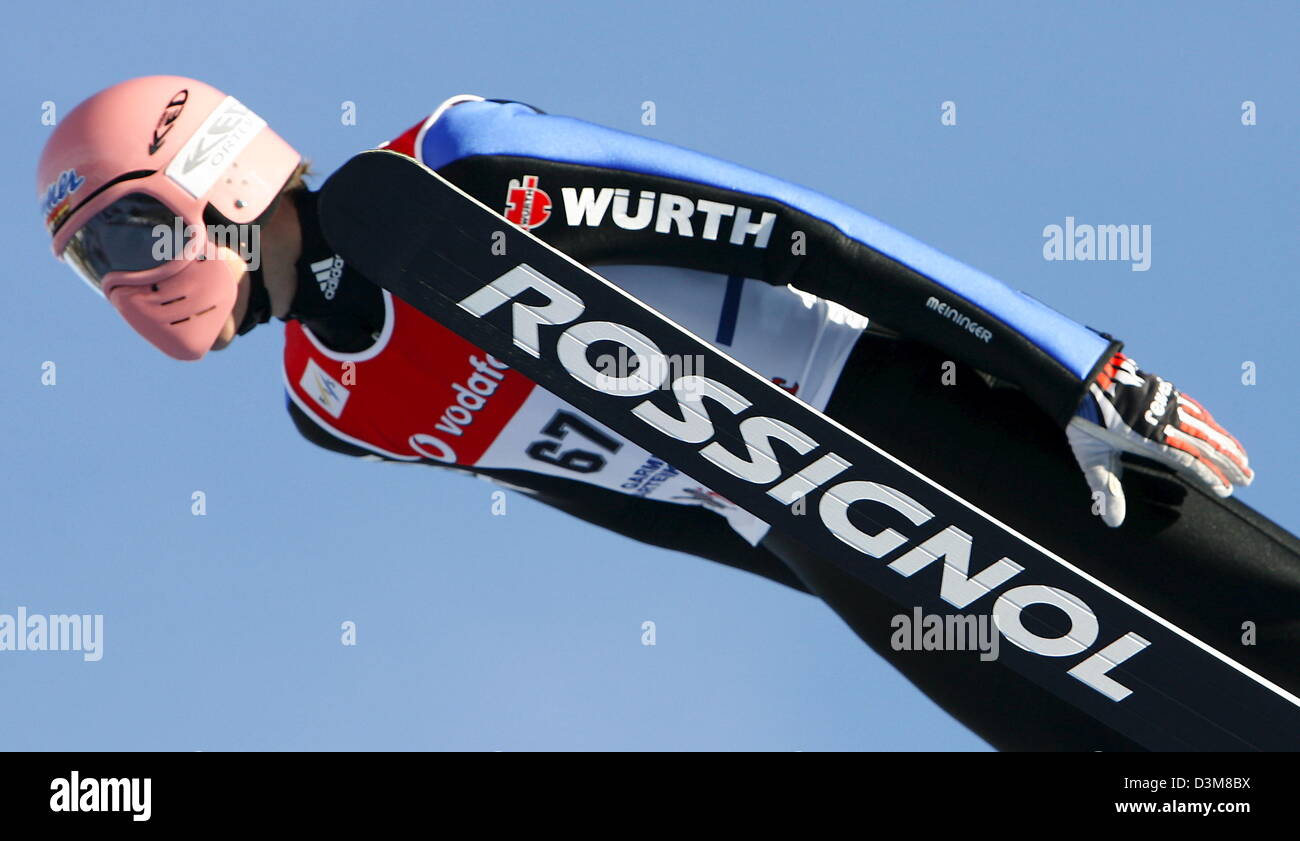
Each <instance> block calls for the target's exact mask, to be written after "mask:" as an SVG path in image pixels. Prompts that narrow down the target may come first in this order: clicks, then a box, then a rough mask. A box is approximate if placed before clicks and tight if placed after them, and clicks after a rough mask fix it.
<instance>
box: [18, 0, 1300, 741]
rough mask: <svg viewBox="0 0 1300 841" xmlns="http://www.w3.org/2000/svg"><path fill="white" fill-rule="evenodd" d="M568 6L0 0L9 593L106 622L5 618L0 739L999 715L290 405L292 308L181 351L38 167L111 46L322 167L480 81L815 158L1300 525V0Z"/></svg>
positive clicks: (811, 724) (827, 628)
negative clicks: (354, 438) (64, 642)
mask: <svg viewBox="0 0 1300 841" xmlns="http://www.w3.org/2000/svg"><path fill="white" fill-rule="evenodd" d="M560 7H561V4H552V3H474V4H447V3H437V4H434V3H409V2H398V1H397V0H394V2H386V3H382V4H374V3H360V2H348V3H337V2H312V3H305V2H294V3H280V2H265V3H260V4H258V6H257V10H256V13H253V14H250V13H248V12H246V11H245V10H244V9H243V7H235V6H230V7H228V8H226V7H206V6H200V5H197V4H185V3H180V4H177V3H149V2H141V0H134V2H131V3H125V4H110V3H64V4H57V5H50V4H35V3H26V4H22V5H21V6H10V7H7V8H6V10H5V14H6V21H5V23H6V25H5V27H4V30H3V34H0V39H3V53H2V54H3V55H4V62H5V77H6V79H7V80H8V81H7V83H6V84H5V85H4V86H3V89H2V90H0V103H2V105H3V113H4V115H5V119H6V121H7V130H6V131H5V132H3V133H0V153H2V154H0V159H2V160H3V161H4V164H3V171H2V174H0V177H2V178H3V187H4V195H5V196H6V197H8V200H7V201H6V202H4V203H3V205H2V206H0V216H2V218H3V223H4V231H5V234H6V236H5V244H6V248H7V253H8V255H9V258H8V265H7V270H6V272H5V275H6V278H7V283H6V284H5V287H6V290H7V306H6V308H5V318H4V328H3V330H0V393H2V394H3V397H0V402H2V404H3V411H0V440H3V442H4V444H3V451H2V453H3V455H2V456H0V459H2V461H0V463H2V464H3V467H2V468H0V469H3V472H4V475H5V476H6V479H7V481H5V482H4V483H3V487H2V489H0V533H2V534H3V540H4V563H3V565H2V566H0V613H13V612H14V611H15V610H16V609H17V607H18V605H25V606H27V607H28V608H29V609H30V610H31V611H33V612H45V613H50V612H56V613H65V612H66V613H73V612H75V613H102V614H104V616H105V650H104V658H103V660H101V661H100V662H98V663H86V662H83V661H82V659H81V657H80V656H79V655H77V654H71V653H65V654H53V653H44V654H34V653H30V652H21V653H19V652H0V682H3V685H4V686H5V691H4V692H3V693H0V721H4V722H6V724H5V725H4V726H3V727H0V749H7V750H15V749H19V750H21V749H92V750H99V749H165V750H196V749H201V750H252V749H272V750H275V749H318V748H323V749H366V748H374V749H406V748H413V749H442V748H451V749H469V750H497V749H501V750H520V749H567V748H584V749H588V748H589V749H607V748H610V749H660V748H671V749H771V750H818V749H866V750H896V749H901V750H912V749H929V750H948V749H951V750H981V749H985V746H984V744H983V743H982V742H981V741H979V740H978V739H976V738H975V737H974V736H972V735H970V734H969V733H968V732H966V731H965V730H964V729H963V728H961V727H960V726H959V725H957V724H955V723H953V722H952V721H951V720H950V719H948V718H947V716H946V715H944V714H943V713H941V712H940V711H939V710H937V708H935V707H934V706H933V705H932V704H930V703H929V702H928V701H927V700H926V699H925V698H924V697H923V696H922V695H921V694H920V693H918V692H917V691H915V690H913V689H912V688H911V687H910V686H909V685H908V684H907V683H906V682H905V681H903V680H902V679H901V678H900V677H898V676H897V675H896V674H895V673H894V672H893V671H892V670H891V669H890V668H888V667H887V666H885V665H884V664H883V663H882V662H881V661H880V660H879V659H878V658H877V657H876V656H875V655H873V654H872V653H871V652H870V651H869V650H867V649H866V648H865V646H863V645H862V644H861V643H859V642H858V640H857V639H856V638H855V637H854V636H853V635H852V634H851V633H850V632H849V631H848V630H847V628H846V627H845V626H844V625H842V624H841V622H840V621H839V620H838V619H837V618H836V617H835V616H834V615H833V614H832V613H831V612H830V611H829V610H828V609H826V608H825V607H823V606H822V605H821V604H820V603H819V602H817V601H815V600H813V599H811V598H809V597H806V596H802V595H799V594H796V593H794V592H791V591H788V590H785V589H784V588H781V587H779V586H777V585H774V584H770V583H767V582H765V581H763V580H761V579H758V578H754V577H750V576H747V575H745V574H743V573H739V572H734V571H731V570H729V569H725V568H722V567H719V566H715V565H713V564H710V563H708V562H705V561H701V560H698V559H694V558H691V557H687V556H685V555H678V554H672V553H668V552H664V551H661V550H656V549H651V548H648V547H643V546H640V545H637V544H634V543H632V542H629V541H627V540H625V539H623V538H620V537H616V536H613V535H609V534H605V533H602V532H600V531H598V530H595V529H594V528H592V527H589V526H586V525H583V524H581V523H579V522H578V521H576V520H572V519H570V518H568V517H566V516H565V515H562V514H558V513H554V512H551V511H550V510H548V509H544V508H543V507H541V506H539V505H536V504H533V503H531V502H530V501H528V500H526V499H522V498H520V497H518V496H517V495H511V496H510V499H509V505H510V508H509V512H510V513H509V515H508V516H506V517H504V518H500V517H493V516H491V514H490V510H489V505H490V499H489V493H490V491H491V486H489V485H487V484H486V483H483V482H479V481H475V480H472V479H466V478H461V477H457V476H453V475H444V474H443V473H441V472H439V471H437V470H434V469H425V468H413V467H399V466H388V465H375V464H368V463H361V462H353V461H351V460H348V459H346V458H344V457H342V456H336V455H332V454H329V453H326V452H324V451H320V450H317V449H316V448H314V447H312V446H311V445H309V444H307V443H305V442H304V441H302V440H301V439H299V438H298V437H297V435H296V433H295V432H294V430H293V428H292V426H291V425H290V423H289V420H288V417H287V415H286V413H285V410H284V407H283V402H284V398H283V391H282V385H281V379H280V373H279V362H278V350H279V347H280V337H279V329H278V328H277V327H276V326H267V327H263V328H261V329H259V330H258V331H256V332H255V333H254V334H252V335H250V336H248V337H246V338H245V339H242V340H240V341H239V342H238V343H237V344H236V346H235V347H234V348H232V349H231V350H230V351H227V352H225V353H222V354H217V355H215V356H213V357H211V358H209V359H208V360H206V361H204V362H203V363H201V364H199V365H186V364H182V363H178V362H173V361H170V360H168V359H167V358H165V357H164V356H162V354H160V353H158V352H157V351H155V350H154V349H153V348H152V347H150V346H149V345H147V344H146V343H145V342H144V341H143V340H140V339H138V338H136V337H135V336H134V335H133V334H132V333H131V332H130V330H129V328H128V327H127V326H126V325H125V324H124V323H123V322H122V321H121V320H120V319H119V318H118V317H117V316H116V315H115V314H114V313H113V312H112V310H111V309H110V308H109V307H108V305H107V304H106V303H105V302H103V301H101V300H99V299H97V298H96V297H94V296H92V295H91V294H90V293H89V292H88V291H87V290H86V289H85V287H84V286H83V285H82V284H81V283H80V282H79V281H77V280H76V278H75V277H74V276H73V275H72V273H71V272H70V271H69V270H68V269H66V268H65V267H63V266H60V265H59V264H57V263H56V262H55V261H54V260H53V259H51V257H50V255H49V252H48V247H47V245H46V239H45V237H44V235H43V232H42V229H41V227H40V225H39V223H38V217H37V213H36V209H35V208H36V205H35V201H34V200H33V196H34V193H33V189H34V187H33V181H34V168H35V161H36V157H37V154H38V151H39V149H40V146H41V144H42V143H43V142H44V139H45V137H46V136H47V134H48V132H49V130H50V129H49V128H48V127H46V126H43V125H42V124H41V122H40V109H41V105H42V103H43V102H45V101H47V100H48V101H53V102H54V103H56V105H57V106H58V108H59V109H60V113H66V112H67V110H68V109H70V108H71V107H72V106H73V105H74V104H75V103H76V102H77V101H79V100H80V99H82V98H83V97H85V96H87V95H89V94H90V93H92V92H94V91H96V90H98V89H100V88H102V87H105V86H107V85H108V84H111V83H113V82H117V81H120V80H122V79H124V78H128V77H131V76H137V75H145V74H150V73H175V74H182V75H190V76H196V77H199V78H202V79H204V80H206V81H208V82H210V83H212V84H214V85H217V86H218V87H221V88H223V89H225V90H227V91H228V92H229V93H232V94H234V95H236V96H238V97H240V98H241V99H242V100H243V101H244V102H246V103H247V104H249V105H250V106H252V107H253V108H254V109H255V110H257V111H258V112H259V113H261V114H262V115H263V116H264V117H266V118H267V119H268V120H269V121H270V122H271V123H272V124H273V125H274V126H275V127H276V129H277V130H278V131H279V132H280V133H281V134H282V135H283V136H284V137H286V138H287V139H288V140H289V141H290V142H292V143H293V144H295V145H296V146H298V148H300V149H301V150H303V151H304V152H305V153H307V154H308V155H309V156H310V157H311V158H312V159H313V160H314V161H315V163H316V165H317V168H318V169H319V170H320V171H322V172H328V171H331V170H332V169H333V168H335V167H336V166H338V165H339V164H340V163H341V162H342V161H344V160H345V159H346V158H347V157H348V156H349V155H351V154H352V153H354V152H356V151H358V150H361V149H364V148H367V147H369V146H372V145H374V144H375V143H378V142H380V141H382V140H385V139H387V138H389V137H391V136H393V135H395V134H397V133H398V132H400V131H401V130H402V129H404V128H406V127H407V126H409V125H410V124H411V123H413V122H415V121H416V120H417V119H419V118H420V117H421V116H422V115H423V114H425V113H426V112H427V111H429V110H430V109H432V108H433V106H435V105H436V104H437V103H438V102H440V101H441V100H442V99H444V98H445V97H447V96H449V95H452V94H456V93H478V94H481V95H484V96H488V97H504V98H513V99H519V100H522V101H524V102H528V103H531V104H534V105H537V106H539V107H541V108H543V109H545V110H547V111H549V112H552V113H559V114H567V115H572V116H577V117H582V118H585V119H589V120H592V121H594V122H598V123H602V124H605V125H609V126H612V127H614V128H619V129H624V130H627V131H632V132H637V133H641V134H646V135H649V136H653V137H656V138H659V139H663V140H666V141H670V142H674V143H679V144H682V145H685V146H689V147H692V148H695V149H699V150H701V151H705V152H709V153H712V154H715V155H718V156H722V157H726V158H730V159H733V160H735V161H737V162H739V163H743V164H746V165H749V166H752V167H755V168H757V169H760V170H765V171H769V172H771V173H773V174H776V175H780V176H783V177H785V178H787V179H789V180H792V181H795V182H798V183H802V184H805V185H808V186H810V187H813V188H815V189H819V190H821V191H823V192H826V193H828V194H830V195H831V196H834V197H836V198H839V199H841V200H844V201H846V202H849V203H851V204H854V205H856V206H858V207H860V208H862V209H864V210H866V211H867V212H869V213H872V214H874V215H876V216H878V217H880V218H882V219H884V220H885V221H887V222H889V223H891V224H893V225H895V226H896V227H899V228H901V229H903V230H905V231H907V232H909V233H911V234H913V235H916V236H918V237H920V238H921V239H923V240H925V241H927V242H929V243H931V244H933V245H935V246H937V247H939V248H941V249H942V250H944V251H947V252H948V253H950V254H952V255H954V256H956V257H958V258H960V259H962V260H965V261H966V262H969V263H971V264H973V265H975V266H977V267H979V268H981V269H984V270H986V271H988V272H990V273H992V274H993V275H995V276H997V277H1000V278H1002V279H1004V280H1005V281H1007V282H1008V283H1010V284H1012V285H1014V286H1017V287H1019V288H1022V289H1024V290H1026V291H1028V292H1030V293H1031V294H1033V295H1035V296H1036V297H1038V298H1040V299H1042V300H1043V301H1045V302H1047V303H1049V304H1051V305H1052V306H1055V307H1056V308H1058V309H1060V310H1062V311H1064V312H1066V313H1068V314H1070V315H1072V316H1074V317H1075V318H1077V319H1079V320H1080V321H1083V322H1085V323H1087V324H1090V325H1093V326H1095V327H1098V328H1101V329H1105V330H1108V331H1110V332H1112V333H1114V334H1115V335H1118V336H1120V337H1123V338H1124V339H1126V340H1127V342H1128V345H1129V350H1130V352H1131V353H1132V354H1133V355H1134V356H1135V357H1136V358H1137V359H1138V360H1139V361H1140V362H1141V363H1142V365H1143V366H1144V367H1146V368H1148V369H1150V370H1153V371H1156V372H1159V373H1161V374H1163V375H1165V376H1167V377H1169V378H1171V379H1173V380H1174V382H1176V383H1177V384H1179V385H1180V386H1181V387H1183V388H1185V389H1186V390H1187V391H1189V392H1190V393H1192V394H1193V395H1195V396H1197V397H1198V398H1199V399H1201V400H1202V402H1204V403H1205V404H1206V405H1207V406H1209V407H1210V408H1211V409H1212V410H1213V411H1214V412H1215V413H1216V415H1218V416H1219V418H1220V420H1222V421H1223V422H1224V424H1225V425H1226V426H1228V428H1229V429H1232V430H1233V431H1234V432H1235V433H1236V435H1237V436H1238V437H1239V438H1240V439H1241V440H1242V441H1243V442H1244V443H1245V444H1246V445H1247V447H1248V448H1249V449H1250V453H1251V456H1252V461H1253V463H1255V464H1256V465H1257V468H1258V474H1259V478H1258V480H1257V482H1256V485H1255V486H1254V487H1252V488H1250V489H1249V490H1248V491H1247V492H1246V493H1245V494H1244V498H1245V499H1246V500H1247V501H1248V502H1249V503H1250V504H1252V505H1254V506H1255V507H1257V508H1258V509H1260V510H1261V511H1263V512H1264V513H1266V514H1268V515H1269V516H1271V517H1273V518H1274V519H1276V520H1278V521H1279V522H1280V523H1281V524H1282V525H1284V526H1286V527H1287V528H1289V529H1291V530H1293V531H1294V530H1296V529H1297V528H1300V513H1298V512H1297V499H1298V495H1297V488H1296V482H1297V480H1296V476H1297V475H1298V474H1300V444H1297V441H1296V420H1297V400H1296V395H1297V393H1298V391H1300V365H1298V364H1297V356H1298V354H1297V349H1298V344H1300V342H1298V340H1297V333H1296V319H1297V314H1298V313H1300V291H1298V290H1297V282H1296V266H1297V265H1300V240H1298V238H1297V234H1296V230H1297V207H1298V204H1297V202H1298V198H1297V197H1300V177H1298V176H1297V168H1296V149H1297V148H1300V144H1298V143H1297V134H1298V132H1297V129H1298V128H1300V92H1298V91H1297V87H1296V79H1297V78H1300V58H1297V55H1298V54H1297V51H1296V48H1295V43H1294V41H1295V34H1296V32H1297V31H1300V12H1297V8H1298V7H1297V6H1296V5H1295V4H1293V3H1277V4H1264V3H1245V4H1223V3H1219V4H1191V3H1168V4H1160V3H1142V4H1133V3H1116V4H1096V3H1070V4H1065V3H1033V4H1029V3H1026V4H1018V5H1007V4H990V3H979V4H975V3H942V4H939V3H896V4H881V3H843V4H842V5H841V6H840V7H835V6H830V5H822V4H817V3H811V4H809V3H802V2H801V3H798V4H795V3H791V4H789V5H788V8H785V9H782V8H780V6H778V5H775V4H772V5H769V4H755V3H747V2H746V3H742V2H720V3H700V2H660V3H654V4H627V3H612V2H606V3H575V4H571V5H570V7H569V8H567V9H563V10H562V9H561V8H560ZM217 13H225V14H226V19H223V18H222V17H221V16H220V15H218V16H216V17H214V14H217ZM1247 99H1250V100H1254V101H1255V102H1257V103H1258V115H1259V116H1258V125H1256V126H1254V127H1249V128H1247V127H1243V126H1242V125H1241V122H1240V118H1239V114H1240V107H1241V102H1242V101H1243V100H1247ZM345 100H351V101H353V102H355V103H356V104H357V110H358V124H357V125H356V126H350V127H349V126H343V125H341V124H340V121H339V113H340V103H342V102H343V101H345ZM645 100H653V101H654V102H655V103H656V104H657V109H658V124H657V125H655V126H643V125H641V124H640V122H639V117H640V113H641V112H640V105H641V103H642V102H643V101H645ZM944 100H952V101H954V102H956V103H957V108H958V112H957V114H958V124H957V125H956V126H954V127H943V126H941V125H940V124H939V106H940V103H941V102H942V101H944ZM317 183H319V182H317ZM1066 216H1075V217H1076V218H1078V219H1079V220H1081V221H1091V222H1096V223H1137V224H1150V225H1152V226H1153V259H1152V267H1151V269H1150V271H1147V272H1145V273H1141V272H1131V271H1130V270H1129V268H1128V266H1127V265H1126V264H1120V263H1047V262H1044V260H1043V259H1042V256H1041V247H1042V235H1041V232H1042V229H1043V226H1045V225H1048V224H1053V223H1056V224H1060V223H1062V222H1063V220H1064V218H1065V217H1066ZM46 360H52V361H54V362H56V363H57V365H58V384H57V385H56V386H54V387H47V386H42V385H41V382H40V374H41V363H42V362H44V361H46ZM1247 360H1249V361H1253V362H1255V363H1256V365H1257V366H1258V384H1257V385H1255V386H1253V387H1247V386H1243V385H1242V384H1241V382H1240V369H1241V364H1242V362H1243V361H1247ZM1008 457H1009V458H1011V457H1013V456H1012V455H1011V454H1008ZM1081 487H1082V484H1081ZM195 490H202V491H204V492H205V493H206V494H207V499H208V514H207V516H206V517H194V516H191V514H190V495H191V493H192V492H193V491H195ZM1081 504H1086V499H1084V500H1081ZM344 620H352V621H355V622H356V623H357V624H358V628H359V644H358V645H357V646H356V647H344V646H342V645H340V643H339V635H340V630H339V625H340V623H341V622H343V621H344ZM645 620H653V621H654V622H656V623H657V626H658V645H657V646H655V647H653V648H649V647H644V646H642V645H641V644H640V625H641V623H642V622H643V621H645Z"/></svg>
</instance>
